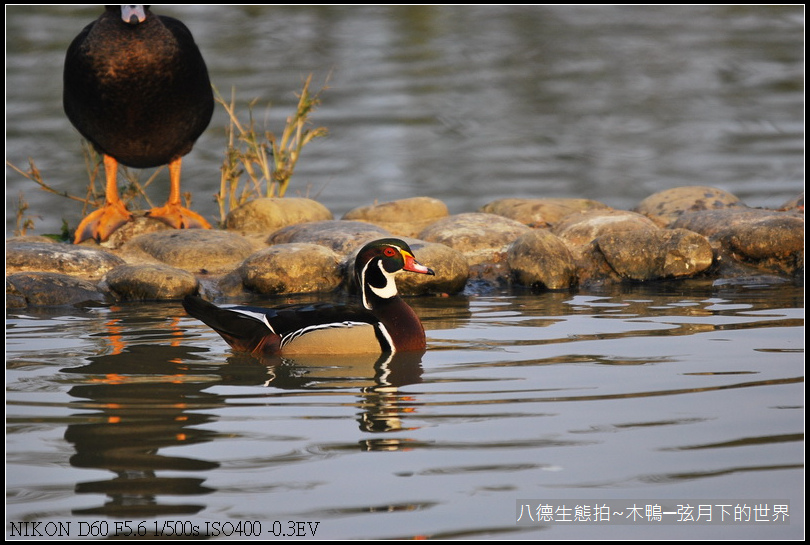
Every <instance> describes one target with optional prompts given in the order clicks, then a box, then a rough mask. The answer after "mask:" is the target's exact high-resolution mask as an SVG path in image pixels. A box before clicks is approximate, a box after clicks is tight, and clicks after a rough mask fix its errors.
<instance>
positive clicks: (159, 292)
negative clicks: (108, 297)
mask: <svg viewBox="0 0 810 545" xmlns="http://www.w3.org/2000/svg"><path fill="white" fill-rule="evenodd" d="M102 282H103V283H104V285H106V286H108V287H109V289H110V291H112V292H113V293H115V294H116V295H117V296H118V298H119V299H122V300H124V301H149V300H166V299H182V298H183V297H184V296H186V295H191V294H193V293H195V292H197V289H198V285H199V284H198V282H197V278H196V277H195V276H194V275H193V274H191V273H190V272H188V271H184V270H182V269H176V268H174V267H170V266H168V265H161V264H156V265H123V266H121V267H117V268H115V269H113V270H112V271H110V272H108V273H107V274H106V276H105V277H104V279H103V280H102Z"/></svg>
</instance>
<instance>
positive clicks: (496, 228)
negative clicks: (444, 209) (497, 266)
mask: <svg viewBox="0 0 810 545" xmlns="http://www.w3.org/2000/svg"><path fill="white" fill-rule="evenodd" d="M528 231H530V228H529V227H527V226H525V225H523V224H522V223H520V222H518V221H515V220H512V219H509V218H505V217H503V216H498V215H496V214H487V213H483V212H471V213H467V214H457V215H454V216H449V217H447V218H444V219H441V220H439V221H436V222H434V223H432V224H431V225H429V226H428V227H426V228H425V229H424V230H423V231H422V232H421V233H420V234H419V238H420V239H422V240H424V241H427V242H436V243H439V244H444V245H445V246H449V247H450V248H453V249H455V250H458V251H459V252H461V253H462V254H463V255H464V257H465V258H466V259H467V262H468V263H469V264H470V265H471V266H472V265H480V264H483V263H493V262H500V261H503V254H504V252H505V251H506V247H507V246H508V245H509V244H511V243H512V242H514V240H515V239H517V238H518V237H519V236H521V235H522V234H524V233H527V232H528Z"/></svg>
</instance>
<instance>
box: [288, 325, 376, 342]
mask: <svg viewBox="0 0 810 545" xmlns="http://www.w3.org/2000/svg"><path fill="white" fill-rule="evenodd" d="M371 325H372V324H369V323H367V322H332V323H329V324H317V325H311V326H309V327H305V328H302V329H298V330H296V331H293V332H292V333H288V334H286V335H284V337H282V338H281V348H284V346H285V345H287V344H288V343H291V342H292V341H294V340H295V339H297V338H299V337H301V336H302V335H306V334H307V333H311V332H313V331H319V330H322V329H338V328H349V327H355V326H366V327H368V326H371Z"/></svg>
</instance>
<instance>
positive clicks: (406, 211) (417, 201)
mask: <svg viewBox="0 0 810 545" xmlns="http://www.w3.org/2000/svg"><path fill="white" fill-rule="evenodd" d="M447 215H448V211H447V205H446V204H444V203H443V202H442V201H440V200H438V199H432V198H430V197H414V198H412V199H401V200H398V201H392V202H386V203H382V204H373V205H371V206H361V207H359V208H355V209H353V210H350V211H349V212H346V214H345V215H344V216H343V219H344V220H354V221H365V222H368V223H373V224H374V225H377V226H379V227H382V228H383V229H385V230H386V231H388V232H390V233H391V234H393V235H395V236H399V237H416V236H417V234H418V233H419V232H420V231H422V229H424V228H425V227H427V226H428V225H430V224H431V223H433V222H435V221H437V220H439V219H441V218H444V217H447Z"/></svg>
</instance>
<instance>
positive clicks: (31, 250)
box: [6, 239, 125, 278]
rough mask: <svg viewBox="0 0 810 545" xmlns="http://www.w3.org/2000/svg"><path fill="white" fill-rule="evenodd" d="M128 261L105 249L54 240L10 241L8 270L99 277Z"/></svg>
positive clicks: (7, 253)
mask: <svg viewBox="0 0 810 545" xmlns="http://www.w3.org/2000/svg"><path fill="white" fill-rule="evenodd" d="M124 263H125V262H124V260H123V259H121V258H120V257H117V256H115V255H113V254H111V253H109V252H107V251H105V250H101V249H97V248H85V247H82V246H74V245H72V244H62V243H53V242H28V241H24V240H23V241H18V240H15V239H10V240H9V241H8V242H6V274H9V273H14V272H19V271H42V272H55V273H61V274H67V275H73V276H84V277H85V278H99V277H101V276H102V275H104V273H106V272H107V271H109V270H110V269H112V268H114V267H117V266H119V265H123V264H124Z"/></svg>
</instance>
